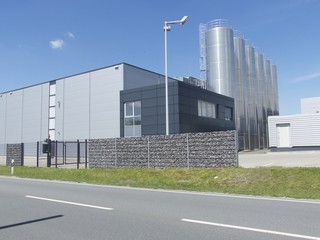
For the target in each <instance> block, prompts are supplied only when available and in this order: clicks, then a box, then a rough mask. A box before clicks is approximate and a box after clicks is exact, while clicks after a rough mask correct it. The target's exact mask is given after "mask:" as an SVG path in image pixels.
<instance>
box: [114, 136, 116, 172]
mask: <svg viewBox="0 0 320 240" xmlns="http://www.w3.org/2000/svg"><path fill="white" fill-rule="evenodd" d="M114 154H115V159H114V166H115V168H117V139H116V138H115V139H114Z"/></svg>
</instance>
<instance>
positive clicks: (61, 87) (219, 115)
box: [0, 63, 235, 155]
mask: <svg viewBox="0 0 320 240" xmlns="http://www.w3.org/2000/svg"><path fill="white" fill-rule="evenodd" d="M169 80H170V81H169V117H170V134H174V133H186V132H208V131H217V130H233V129H235V123H234V119H233V115H234V113H233V112H234V100H233V99H232V98H230V97H227V96H223V95H221V94H217V93H214V92H211V91H208V90H205V89H202V88H201V87H199V86H195V85H191V84H190V82H192V81H190V79H188V78H185V81H186V82H189V83H185V82H182V81H179V80H176V79H169ZM196 82H199V81H196ZM152 134H155V135H157V134H165V86H164V76H163V75H161V74H158V73H154V72H151V71H148V70H145V69H142V68H139V67H135V66H132V65H129V64H126V63H120V64H115V65H112V66H108V67H105V68H101V69H97V70H93V71H89V72H85V73H80V74H77V75H73V76H68V77H64V78H60V79H56V80H53V81H48V82H45V83H42V84H38V85H34V86H29V87H25V88H22V89H17V90H13V91H9V92H4V93H0V146H2V148H1V147H0V155H1V151H2V154H3V151H5V144H8V143H32V142H38V141H44V139H46V138H48V136H49V137H50V139H51V140H57V141H71V140H77V139H80V140H82V139H101V138H117V137H130V136H144V135H152ZM1 149H2V150H1Z"/></svg>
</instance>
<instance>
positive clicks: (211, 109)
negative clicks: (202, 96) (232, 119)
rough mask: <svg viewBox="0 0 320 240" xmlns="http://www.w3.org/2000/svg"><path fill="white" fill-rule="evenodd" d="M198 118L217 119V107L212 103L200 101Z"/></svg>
mask: <svg viewBox="0 0 320 240" xmlns="http://www.w3.org/2000/svg"><path fill="white" fill-rule="evenodd" d="M198 116H199V117H208V118H216V105H215V104H214V103H211V102H206V101H202V100H198Z"/></svg>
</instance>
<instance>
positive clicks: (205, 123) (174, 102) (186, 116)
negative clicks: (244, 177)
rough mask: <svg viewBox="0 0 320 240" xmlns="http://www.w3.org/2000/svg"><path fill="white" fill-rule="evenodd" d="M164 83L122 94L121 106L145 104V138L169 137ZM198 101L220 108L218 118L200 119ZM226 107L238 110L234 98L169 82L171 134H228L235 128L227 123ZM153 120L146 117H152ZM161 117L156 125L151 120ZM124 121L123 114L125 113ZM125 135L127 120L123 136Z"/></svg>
mask: <svg viewBox="0 0 320 240" xmlns="http://www.w3.org/2000/svg"><path fill="white" fill-rule="evenodd" d="M164 89H165V88H164V84H157V85H153V86H148V87H142V88H136V89H131V90H125V91H121V97H120V99H121V106H123V104H124V103H125V102H130V101H139V100H140V101H141V107H142V109H141V114H142V121H141V123H142V135H155V134H165V123H166V122H165V121H166V120H165V111H166V110H165V109H166V108H165V97H164ZM198 100H203V101H207V102H210V103H214V104H215V105H216V109H217V110H216V112H217V117H216V118H206V117H199V116H198ZM224 106H227V107H231V108H234V100H233V99H232V98H229V97H226V96H223V95H220V94H217V93H213V92H210V91H207V90H204V89H201V88H199V87H195V86H192V85H189V84H186V83H183V82H179V81H173V82H170V83H169V129H170V134H175V133H190V132H209V131H225V130H233V129H235V124H234V121H227V120H225V116H224ZM150 116H152V118H146V117H150ZM155 117H156V118H157V121H154V122H152V120H151V119H155ZM121 118H123V113H122V114H121ZM120 136H124V135H123V121H122V125H121V135H120Z"/></svg>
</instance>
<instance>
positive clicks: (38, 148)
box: [37, 142, 40, 168]
mask: <svg viewBox="0 0 320 240" xmlns="http://www.w3.org/2000/svg"><path fill="white" fill-rule="evenodd" d="M39 151H40V143H39V142H37V168H38V167H39V154H40V153H39Z"/></svg>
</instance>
